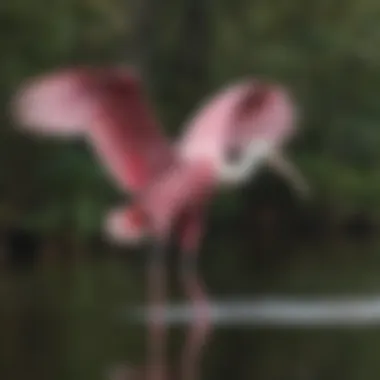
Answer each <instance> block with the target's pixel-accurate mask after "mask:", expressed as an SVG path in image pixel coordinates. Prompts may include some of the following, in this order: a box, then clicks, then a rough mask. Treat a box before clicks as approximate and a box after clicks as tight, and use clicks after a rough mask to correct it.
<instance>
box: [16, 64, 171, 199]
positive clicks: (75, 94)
mask: <svg viewBox="0 0 380 380" xmlns="http://www.w3.org/2000/svg"><path fill="white" fill-rule="evenodd" d="M14 106H15V107H14V109H15V114H16V118H17V120H18V121H19V122H20V123H21V124H23V125H24V126H26V127H28V129H30V130H31V131H34V132H40V133H43V134H51V135H57V136H76V135H79V134H83V135H84V136H85V137H86V138H88V139H89V140H90V142H91V143H92V145H93V147H94V148H95V150H96V152H97V154H98V157H99V158H100V159H101V160H102V162H103V164H104V165H105V166H106V167H107V169H108V171H109V172H110V173H111V174H112V175H113V177H114V178H115V179H116V181H117V183H118V185H119V186H120V187H121V188H122V189H124V190H125V191H128V190H129V191H132V192H136V191H138V190H140V189H142V188H143V187H144V186H146V185H147V184H148V183H149V182H150V181H151V180H152V178H154V177H155V176H157V175H158V174H159V173H160V172H161V171H162V170H165V169H166V167H167V165H169V164H170V163H171V161H172V159H173V154H172V152H171V147H170V144H169V141H168V140H167V139H166V137H165V136H164V135H163V133H162V132H161V130H160V128H159V126H158V123H157V120H156V118H155V116H154V113H153V111H152V109H151V107H150V106H149V104H148V101H147V99H146V98H145V96H144V94H143V91H142V89H141V85H140V83H139V81H138V79H137V78H136V76H135V74H134V72H133V71H132V72H130V70H128V69H120V68H115V69H114V68H109V69H108V68H105V69H102V68H100V69H96V68H95V69H93V68H79V69H71V70H62V71H59V72H57V73H52V74H48V75H46V76H42V77H38V78H36V79H34V80H32V81H30V82H29V83H27V84H26V85H25V86H24V87H23V88H21V90H20V91H19V92H18V94H17V95H16V97H15V101H14Z"/></svg>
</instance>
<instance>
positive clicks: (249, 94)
mask: <svg viewBox="0 0 380 380" xmlns="http://www.w3.org/2000/svg"><path fill="white" fill-rule="evenodd" d="M293 119H294V109H293V105H292V103H291V101H290V99H289V98H288V95H287V94H286V92H285V91H283V90H282V89H281V88H280V87H279V86H274V85H270V84H266V83H262V82H259V81H255V80H252V79H249V80H246V81H242V82H240V83H236V84H233V85H231V86H228V87H227V88H225V89H224V90H222V91H220V92H218V93H217V94H216V95H215V96H214V97H212V98H211V99H209V100H208V101H206V102H205V103H204V105H203V106H201V107H200V108H199V109H198V110H197V112H196V113H195V115H194V116H193V117H192V119H191V120H190V122H189V123H187V125H186V126H185V134H184V136H183V138H182V140H181V141H180V143H179V145H178V150H179V153H180V154H181V155H183V156H185V157H186V158H188V159H191V160H195V159H199V158H200V157H202V158H203V157H204V158H207V159H209V160H211V161H212V162H213V164H214V165H216V166H219V165H220V164H222V163H224V162H225V161H226V159H228V157H227V153H228V150H229V149H231V148H236V149H240V151H243V150H244V148H245V147H247V146H248V145H250V143H251V142H252V141H253V140H257V141H258V140H266V141H268V142H270V143H273V144H274V145H278V144H279V145H281V143H282V142H283V141H284V140H285V139H286V138H287V137H288V136H289V135H290V134H291V133H292V131H293V125H294V123H293Z"/></svg>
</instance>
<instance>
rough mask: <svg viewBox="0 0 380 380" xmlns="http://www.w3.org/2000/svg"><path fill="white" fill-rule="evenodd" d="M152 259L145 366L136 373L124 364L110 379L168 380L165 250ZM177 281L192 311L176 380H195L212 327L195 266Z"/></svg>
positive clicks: (202, 287) (203, 290)
mask: <svg viewBox="0 0 380 380" xmlns="http://www.w3.org/2000/svg"><path fill="white" fill-rule="evenodd" d="M157 249H158V251H156V252H154V255H152V257H153V258H154V261H152V263H151V264H150V266H149V268H148V302H149V309H150V315H149V317H148V321H149V323H148V342H147V343H148V344H147V346H148V349H147V365H146V367H145V369H144V370H143V371H138V370H136V369H133V368H131V367H130V366H128V365H123V366H120V367H118V368H116V369H115V370H113V371H112V372H111V373H110V376H109V379H110V380H132V379H133V380H139V379H144V380H168V379H169V378H171V377H172V375H169V373H170V374H171V373H172V372H173V371H171V370H169V369H168V364H167V355H166V353H167V347H166V346H167V338H168V334H167V328H168V324H167V321H166V318H165V312H166V309H167V307H166V301H167V292H166V290H167V289H166V279H167V274H166V266H165V263H164V260H163V259H164V247H158V248H157ZM180 281H181V283H182V285H183V290H184V292H185V295H186V296H187V297H188V299H189V301H190V304H191V308H192V310H193V318H192V319H191V320H189V323H190V325H189V328H188V331H187V336H186V340H185V343H184V346H183V350H182V353H181V356H180V358H179V377H178V376H176V378H178V379H181V380H198V379H199V378H200V374H199V367H200V360H201V357H202V356H201V354H202V348H203V347H204V346H205V344H206V341H207V339H208V338H209V336H210V332H211V324H210V321H211V320H210V318H209V315H210V313H209V310H210V309H209V301H208V298H207V295H206V291H205V287H204V284H203V281H202V279H201V278H199V275H198V271H197V270H196V267H195V265H191V266H187V267H185V266H182V267H181V271H180Z"/></svg>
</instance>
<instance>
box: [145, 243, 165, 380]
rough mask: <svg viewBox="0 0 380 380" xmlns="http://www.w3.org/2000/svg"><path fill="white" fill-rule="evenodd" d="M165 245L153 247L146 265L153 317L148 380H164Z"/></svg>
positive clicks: (150, 325) (149, 334) (149, 299)
mask: <svg viewBox="0 0 380 380" xmlns="http://www.w3.org/2000/svg"><path fill="white" fill-rule="evenodd" d="M165 251H166V244H163V243H160V244H158V245H157V246H156V247H154V249H153V252H152V255H151V257H150V262H149V264H148V278H147V281H148V303H149V306H150V307H152V310H153V315H150V316H149V324H148V366H147V379H148V380H166V363H165V362H166V324H165V320H164V315H163V313H164V311H165V310H164V309H165V301H166V265H165V253H166V252H165Z"/></svg>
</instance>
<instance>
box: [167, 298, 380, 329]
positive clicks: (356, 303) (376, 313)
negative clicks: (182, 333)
mask: <svg viewBox="0 0 380 380" xmlns="http://www.w3.org/2000/svg"><path fill="white" fill-rule="evenodd" d="M208 310H209V313H208V321H209V322H210V323H211V322H212V323H213V325H216V326H221V325H223V326H226V325H228V326H230V327H231V326H232V327H233V326H238V327H241V326H242V325H246V326H259V327H268V326H269V327H281V328H286V327H289V328H292V327H307V328H314V327H316V328H319V327H325V328H326V327H332V328H347V327H350V328H352V327H355V326H359V327H363V326H380V296H373V297H368V295H363V296H362V297H360V296H356V297H347V296H345V297H332V296H329V297H325V298H321V297H319V298H316V299H312V298H307V299H306V298H303V299H302V298H296V297H284V298H276V297H265V298H261V299H256V300H245V301H237V300H231V301H224V302H216V301H214V302H213V303H211V302H210V303H209V304H208ZM160 317H161V318H162V319H163V320H164V323H167V324H170V325H172V324H179V323H187V322H188V321H191V320H192V318H193V313H192V311H191V310H190V309H189V308H188V307H187V306H186V305H184V306H172V307H168V308H166V309H165V310H164V312H163V313H161V316H160Z"/></svg>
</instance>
